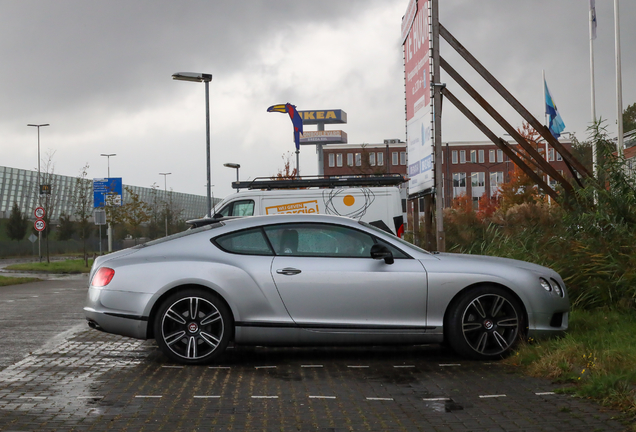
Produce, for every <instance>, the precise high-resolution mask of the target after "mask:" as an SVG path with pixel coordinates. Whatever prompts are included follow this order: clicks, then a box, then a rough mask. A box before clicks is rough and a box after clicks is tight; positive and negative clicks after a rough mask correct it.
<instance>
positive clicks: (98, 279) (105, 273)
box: [91, 267, 115, 287]
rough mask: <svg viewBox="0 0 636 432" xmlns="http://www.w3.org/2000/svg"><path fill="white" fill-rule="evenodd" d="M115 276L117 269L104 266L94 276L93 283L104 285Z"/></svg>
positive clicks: (97, 285) (96, 285)
mask: <svg viewBox="0 0 636 432" xmlns="http://www.w3.org/2000/svg"><path fill="white" fill-rule="evenodd" d="M113 276H115V270H113V269H112V268H108V267H102V268H100V269H99V270H97V273H95V276H93V281H92V282H91V285H92V286H94V287H104V286H106V285H108V284H109V283H110V281H111V280H113Z"/></svg>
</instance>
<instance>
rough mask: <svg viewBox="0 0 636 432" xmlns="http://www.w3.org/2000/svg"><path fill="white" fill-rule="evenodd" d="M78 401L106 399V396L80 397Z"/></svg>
mask: <svg viewBox="0 0 636 432" xmlns="http://www.w3.org/2000/svg"><path fill="white" fill-rule="evenodd" d="M77 398H78V399H104V396H78V397H77Z"/></svg>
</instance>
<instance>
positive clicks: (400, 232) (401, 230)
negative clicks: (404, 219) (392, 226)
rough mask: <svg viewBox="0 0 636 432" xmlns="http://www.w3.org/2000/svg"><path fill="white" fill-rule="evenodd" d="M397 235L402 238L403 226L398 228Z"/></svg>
mask: <svg viewBox="0 0 636 432" xmlns="http://www.w3.org/2000/svg"><path fill="white" fill-rule="evenodd" d="M397 235H398V237H399V238H401V239H403V238H404V224H402V225H400V227H399V228H398V232H397Z"/></svg>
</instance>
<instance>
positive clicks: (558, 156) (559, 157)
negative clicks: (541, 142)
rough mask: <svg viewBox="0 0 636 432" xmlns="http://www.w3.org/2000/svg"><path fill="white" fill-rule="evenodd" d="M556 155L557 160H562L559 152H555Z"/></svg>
mask: <svg viewBox="0 0 636 432" xmlns="http://www.w3.org/2000/svg"><path fill="white" fill-rule="evenodd" d="M556 156H557V160H558V161H559V162H561V161H562V160H563V156H561V153H557V155H556Z"/></svg>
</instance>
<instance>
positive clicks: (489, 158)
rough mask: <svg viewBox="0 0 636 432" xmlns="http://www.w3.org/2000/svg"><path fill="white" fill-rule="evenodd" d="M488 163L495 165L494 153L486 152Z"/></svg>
mask: <svg viewBox="0 0 636 432" xmlns="http://www.w3.org/2000/svg"><path fill="white" fill-rule="evenodd" d="M488 162H490V163H495V151H494V150H488Z"/></svg>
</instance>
